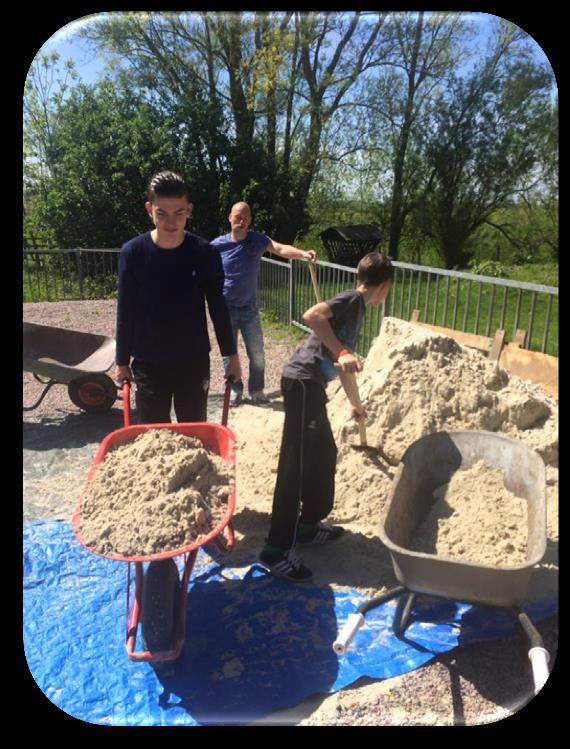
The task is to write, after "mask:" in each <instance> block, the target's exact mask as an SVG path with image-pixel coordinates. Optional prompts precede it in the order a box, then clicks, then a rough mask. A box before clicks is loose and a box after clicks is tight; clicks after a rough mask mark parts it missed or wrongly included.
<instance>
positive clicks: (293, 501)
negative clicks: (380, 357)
mask: <svg viewBox="0 0 570 749" xmlns="http://www.w3.org/2000/svg"><path fill="white" fill-rule="evenodd" d="M393 279H394V267H393V266H392V263H391V262H390V260H389V258H387V257H386V256H384V255H381V254H379V253H378V252H371V253H369V254H368V255H365V257H363V258H362V260H361V261H360V262H359V263H358V268H357V286H356V289H352V290H350V291H342V292H340V294H337V295H336V296H335V297H333V298H332V299H329V300H327V301H325V302H319V303H318V304H315V305H314V306H313V307H311V308H310V309H308V310H307V311H306V312H305V314H304V315H303V319H304V321H305V322H306V323H307V324H308V325H309V326H310V327H311V328H312V329H313V333H312V335H311V336H310V338H309V339H308V340H307V341H306V342H305V343H304V344H302V345H301V346H299V348H297V349H296V351H295V352H294V353H293V355H292V356H291V358H290V360H289V361H288V363H287V364H286V365H285V367H284V369H283V376H282V379H281V391H282V393H283V401H284V405H285V424H284V427H283V438H282V442H281V452H280V454H279V464H278V469H277V482H276V484H275V492H274V495H273V508H272V512H271V524H270V529H269V534H268V537H267V542H266V544H265V546H264V548H263V549H262V551H261V553H260V555H259V561H260V562H261V563H262V564H263V565H264V567H266V568H267V569H268V570H269V572H271V573H272V574H274V575H276V576H278V577H283V578H285V579H287V580H292V581H295V582H306V581H309V580H311V579H312V572H311V570H309V569H308V568H307V567H305V565H304V564H303V561H302V560H301V558H300V557H299V556H298V555H297V554H296V552H295V546H296V545H297V544H300V545H309V544H321V543H326V542H329V541H334V540H336V539H337V538H339V537H340V536H341V535H342V533H343V530H344V529H343V528H341V527H338V526H337V527H331V526H327V525H324V524H323V523H321V522H320V521H321V520H323V519H324V518H325V517H326V516H327V515H328V514H329V513H330V511H331V510H332V508H333V503H334V482H335V471H336V456H337V449H336V445H335V441H334V437H333V434H332V430H331V426H330V423H329V420H328V416H327V409H326V403H327V396H326V391H325V388H326V385H327V383H328V382H329V381H330V380H332V379H333V378H334V377H336V376H337V374H338V375H340V378H341V382H342V384H343V387H344V388H345V391H346V393H347V395H348V397H349V400H351V396H350V395H349V393H351V390H350V389H348V388H347V387H346V385H345V382H344V377H345V376H346V375H347V374H352V373H354V372H358V371H360V369H361V368H362V367H361V364H360V362H359V360H358V359H357V357H356V356H355V355H354V354H353V353H352V351H353V350H354V347H355V346H356V341H357V338H358V334H359V332H360V328H361V326H362V321H363V319H364V311H365V307H366V305H367V304H374V305H377V304H380V303H381V302H383V301H384V299H385V298H386V296H387V295H388V292H389V290H390V286H391V284H392V281H393ZM351 405H352V414H353V416H354V418H356V419H357V420H358V419H361V418H364V416H365V415H364V413H359V412H358V408H357V405H356V403H354V402H352V400H351Z"/></svg>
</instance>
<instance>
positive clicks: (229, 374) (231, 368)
mask: <svg viewBox="0 0 570 749" xmlns="http://www.w3.org/2000/svg"><path fill="white" fill-rule="evenodd" d="M232 379H233V380H235V381H236V382H237V381H239V380H241V362H240V360H239V356H238V354H232V356H230V360H229V362H228V369H227V371H226V380H232Z"/></svg>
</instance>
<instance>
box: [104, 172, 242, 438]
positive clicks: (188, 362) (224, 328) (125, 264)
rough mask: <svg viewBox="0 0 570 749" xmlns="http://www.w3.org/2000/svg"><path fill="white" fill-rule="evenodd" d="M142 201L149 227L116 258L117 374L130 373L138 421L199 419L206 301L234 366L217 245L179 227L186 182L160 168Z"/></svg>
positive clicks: (186, 209) (187, 208) (204, 390)
mask: <svg viewBox="0 0 570 749" xmlns="http://www.w3.org/2000/svg"><path fill="white" fill-rule="evenodd" d="M145 208H146V211H147V213H148V215H149V216H150V218H151V220H152V222H153V223H154V227H155V228H154V229H153V230H152V231H148V232H146V233H145V234H141V235H139V236H138V237H135V238H134V239H131V240H129V241H128V242H126V243H125V245H123V248H122V250H121V255H120V259H119V293H118V301H117V330H116V340H117V353H116V364H117V367H116V372H115V376H116V380H117V382H119V383H121V382H123V381H124V380H129V381H131V380H132V379H134V381H135V384H136V405H137V412H138V417H139V420H140V422H141V423H143V424H158V423H168V422H170V411H171V407H172V403H173V402H174V410H175V413H176V418H177V420H178V421H179V422H191V421H206V418H207V397H208V389H209V380H210V341H209V337H208V328H207V322H206V309H205V302H207V303H208V311H209V314H210V317H211V319H212V322H213V324H214V330H215V333H216V338H217V341H218V345H219V347H220V352H221V354H222V356H227V357H229V366H228V370H227V376H228V377H230V376H231V377H234V378H236V379H239V378H240V377H241V367H240V362H239V358H238V355H237V353H236V345H235V341H234V336H233V331H232V325H231V321H230V317H229V313H228V310H227V307H226V303H225V301H224V296H223V287H224V272H223V268H222V262H221V260H220V256H219V253H218V252H214V251H213V250H212V247H211V246H210V244H209V243H208V242H207V241H206V240H205V239H201V238H200V237H198V236H196V235H194V234H190V233H189V232H187V231H185V227H186V221H187V220H188V218H190V217H191V215H192V208H193V205H192V203H191V202H190V196H189V191H188V187H187V185H186V183H185V182H184V180H183V179H182V177H180V176H179V175H177V174H175V173H173V172H167V171H165V172H160V173H159V174H157V175H155V176H154V177H153V178H152V179H151V181H150V184H149V188H148V201H147V202H146V203H145Z"/></svg>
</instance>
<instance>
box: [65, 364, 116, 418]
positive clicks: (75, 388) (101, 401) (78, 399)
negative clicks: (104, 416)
mask: <svg viewBox="0 0 570 749" xmlns="http://www.w3.org/2000/svg"><path fill="white" fill-rule="evenodd" d="M67 392H68V394H69V397H70V399H71V401H72V403H74V404H75V405H76V406H77V407H78V408H81V409H82V410H83V411H87V412H88V413H104V412H105V411H108V410H109V409H110V408H111V406H112V405H113V403H114V402H115V401H116V400H117V388H116V386H115V383H114V382H113V380H112V379H111V378H110V377H108V376H107V375H105V374H92V375H86V376H85V377H79V378H78V379H77V380H72V381H71V382H70V383H69V385H68V386H67Z"/></svg>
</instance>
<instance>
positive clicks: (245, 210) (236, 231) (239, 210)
mask: <svg viewBox="0 0 570 749" xmlns="http://www.w3.org/2000/svg"><path fill="white" fill-rule="evenodd" d="M228 220H229V222H230V226H231V227H232V231H231V235H232V238H233V239H238V240H239V239H244V238H245V237H246V235H247V232H248V231H249V227H250V225H251V209H250V207H249V206H248V204H247V203H246V202H245V201H243V200H239V201H238V202H237V203H234V204H233V205H232V210H231V211H230V215H229V216H228Z"/></svg>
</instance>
